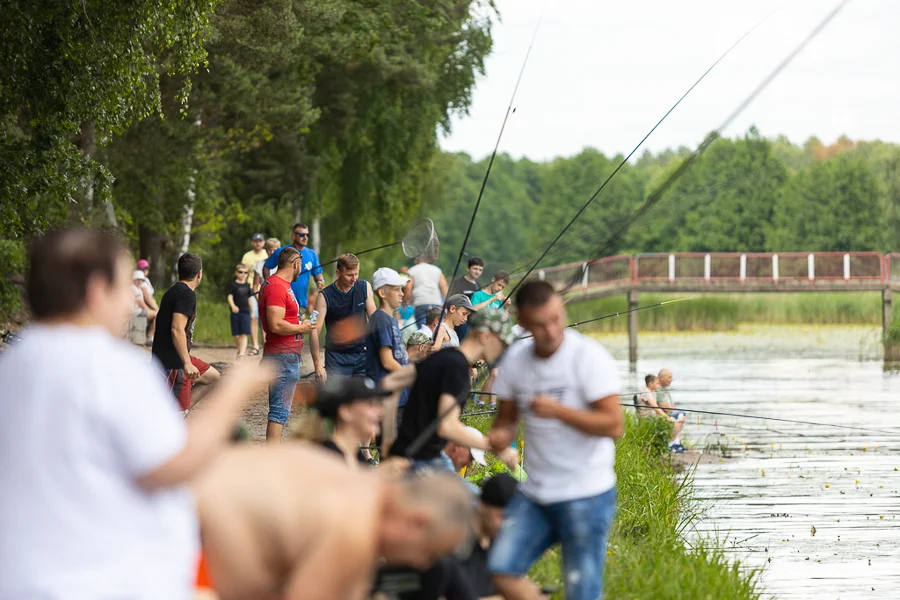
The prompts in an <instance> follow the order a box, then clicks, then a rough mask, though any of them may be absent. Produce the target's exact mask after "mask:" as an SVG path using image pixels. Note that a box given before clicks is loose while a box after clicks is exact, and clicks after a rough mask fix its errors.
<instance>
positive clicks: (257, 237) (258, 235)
mask: <svg viewBox="0 0 900 600" xmlns="http://www.w3.org/2000/svg"><path fill="white" fill-rule="evenodd" d="M250 239H251V240H264V239H266V236H264V235H263V234H261V233H254V234H253V236H252V237H251V238H250Z"/></svg>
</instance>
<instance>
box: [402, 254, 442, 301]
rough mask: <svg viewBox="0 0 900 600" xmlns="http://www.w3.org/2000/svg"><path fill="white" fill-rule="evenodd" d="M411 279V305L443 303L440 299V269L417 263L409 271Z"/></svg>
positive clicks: (428, 264)
mask: <svg viewBox="0 0 900 600" xmlns="http://www.w3.org/2000/svg"><path fill="white" fill-rule="evenodd" d="M409 275H410V277H412V278H413V287H412V305H413V306H422V305H423V304H433V305H436V306H440V305H441V304H443V303H444V301H443V299H442V298H441V269H440V267H436V266H434V265H432V264H430V263H419V264H417V265H415V266H413V267H410V269H409Z"/></svg>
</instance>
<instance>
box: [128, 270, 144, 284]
mask: <svg viewBox="0 0 900 600" xmlns="http://www.w3.org/2000/svg"><path fill="white" fill-rule="evenodd" d="M131 279H132V280H134V279H140V280H141V281H144V280H145V279H147V277H146V275H144V272H143V271H141V270H140V269H138V270H137V271H135V272H134V277H132V278H131Z"/></svg>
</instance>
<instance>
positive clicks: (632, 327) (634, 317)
mask: <svg viewBox="0 0 900 600" xmlns="http://www.w3.org/2000/svg"><path fill="white" fill-rule="evenodd" d="M639 299H640V293H639V292H638V291H637V289H635V288H632V289H630V290H628V310H634V309H636V308H637V307H638V300H639ZM637 338H638V314H637V312H633V313H629V315H628V366H629V367H630V369H631V370H632V371H634V370H636V369H637V356H638V351H637Z"/></svg>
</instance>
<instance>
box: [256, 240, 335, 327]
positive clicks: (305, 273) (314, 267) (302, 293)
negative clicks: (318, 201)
mask: <svg viewBox="0 0 900 600" xmlns="http://www.w3.org/2000/svg"><path fill="white" fill-rule="evenodd" d="M291 239H292V240H293V242H292V243H291V245H290V246H282V247H281V248H279V249H278V250H276V251H275V252H273V253H272V255H271V256H269V258H267V259H266V262H265V263H263V275H264V276H265V278H266V279H268V277H269V271H270V270H272V269H274V268H275V267H277V266H278V257H279V256H281V251H282V250H284V249H285V248H294V249H295V250H296V251H297V252H299V253H300V275H298V276H297V279H296V280H294V282H293V283H291V290H293V292H294V296H295V297H296V298H297V304H299V305H300V308H301V309H302V311H301V312H307V309H308V307H309V276H310V274H312V276H313V277H314V278H315V280H316V286H317V287H318V288H319V289H320V290H321V289H322V288H324V287H325V278H324V277H322V266H321V265H320V264H319V257H318V256H317V255H316V252H315V250H313V249H312V248H309V247H307V244H309V227H307V226H306V225H304V224H303V223H297V224H296V225H294V227H293V228H292V230H291Z"/></svg>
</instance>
